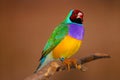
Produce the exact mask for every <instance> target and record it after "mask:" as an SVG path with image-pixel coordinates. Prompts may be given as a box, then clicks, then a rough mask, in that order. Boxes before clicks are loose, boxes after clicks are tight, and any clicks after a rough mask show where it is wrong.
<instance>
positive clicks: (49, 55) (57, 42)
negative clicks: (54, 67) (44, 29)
mask: <svg viewBox="0 0 120 80" xmlns="http://www.w3.org/2000/svg"><path fill="white" fill-rule="evenodd" d="M83 16H84V13H83V12H82V11H80V10H79V9H72V10H70V12H69V13H68V15H67V16H66V17H65V19H64V20H63V21H62V22H61V23H60V24H59V25H58V26H57V27H56V28H55V29H54V31H53V32H52V34H51V35H50V37H49V39H48V41H47V43H46V44H45V46H44V48H43V50H42V53H41V54H42V56H41V58H40V61H39V62H40V63H39V65H38V67H37V69H36V70H35V73H36V72H38V71H39V70H41V69H42V68H43V67H44V66H45V65H47V64H48V63H50V62H51V61H54V60H61V61H63V62H65V63H66V64H68V68H69V61H71V62H74V59H73V60H67V59H70V57H71V56H73V55H74V54H75V53H76V52H77V51H78V50H79V48H80V46H81V44H82V41H83V38H84V32H85V30H84V26H83ZM74 63H75V62H74ZM75 64H76V63H75Z"/></svg>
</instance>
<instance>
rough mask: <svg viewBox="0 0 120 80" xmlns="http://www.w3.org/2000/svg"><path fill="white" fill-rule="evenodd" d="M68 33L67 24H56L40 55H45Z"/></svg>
mask: <svg viewBox="0 0 120 80" xmlns="http://www.w3.org/2000/svg"><path fill="white" fill-rule="evenodd" d="M67 34H68V26H67V24H65V23H61V24H60V25H58V26H57V27H56V28H55V30H54V31H53V33H52V34H51V36H50V38H49V39H48V41H47V43H46V45H45V47H44V49H43V51H42V53H43V54H42V57H41V59H42V58H43V57H45V56H46V55H47V54H48V53H50V52H51V51H52V50H53V49H54V48H55V47H56V46H57V45H58V44H59V43H60V42H61V40H63V39H64V37H65V36H66V35H67Z"/></svg>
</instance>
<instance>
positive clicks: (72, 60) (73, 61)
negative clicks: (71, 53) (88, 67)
mask: <svg viewBox="0 0 120 80" xmlns="http://www.w3.org/2000/svg"><path fill="white" fill-rule="evenodd" d="M63 64H64V65H67V69H68V71H70V66H71V65H73V66H75V68H76V69H79V70H80V69H81V68H82V67H81V65H78V64H77V60H76V59H75V58H67V59H65V60H64V61H63Z"/></svg>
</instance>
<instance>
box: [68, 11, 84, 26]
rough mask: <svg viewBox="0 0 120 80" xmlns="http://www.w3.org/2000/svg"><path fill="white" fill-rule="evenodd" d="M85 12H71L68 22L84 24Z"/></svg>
mask: <svg viewBox="0 0 120 80" xmlns="http://www.w3.org/2000/svg"><path fill="white" fill-rule="evenodd" d="M83 16H84V14H83V12H82V11H80V10H76V9H75V10H71V11H70V13H69V14H68V16H67V18H66V21H67V22H68V23H69V22H74V23H78V24H82V22H83Z"/></svg>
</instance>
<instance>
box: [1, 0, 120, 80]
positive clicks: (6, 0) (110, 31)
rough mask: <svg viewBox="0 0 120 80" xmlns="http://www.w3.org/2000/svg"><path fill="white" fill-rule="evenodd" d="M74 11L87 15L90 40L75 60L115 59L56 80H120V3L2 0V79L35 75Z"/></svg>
mask: <svg viewBox="0 0 120 80" xmlns="http://www.w3.org/2000/svg"><path fill="white" fill-rule="evenodd" d="M70 9H80V10H82V11H83V12H84V14H85V16H84V26H85V29H86V31H85V32H86V33H85V38H84V41H83V45H82V47H81V49H80V50H79V52H78V54H76V55H75V56H74V57H81V56H86V55H90V54H93V53H95V52H102V53H109V54H110V55H111V56H112V58H111V59H102V60H98V61H94V62H90V63H88V64H86V65H85V66H86V67H88V70H87V71H86V72H81V71H78V70H71V71H70V72H68V71H64V72H59V73H57V74H55V75H54V76H53V77H51V79H50V80H120V24H119V23H120V16H119V15H120V0H1V1H0V80H23V79H24V78H25V77H26V76H28V75H31V74H32V73H33V72H34V70H35V69H36V67H37V65H38V64H39V62H38V60H39V58H40V55H41V51H42V49H43V47H44V44H45V43H46V41H47V39H48V37H49V35H50V33H51V32H52V31H53V29H54V28H55V26H56V25H58V24H59V23H60V22H61V21H62V20H63V19H64V18H65V16H66V15H67V14H68V12H69V11H70Z"/></svg>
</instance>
